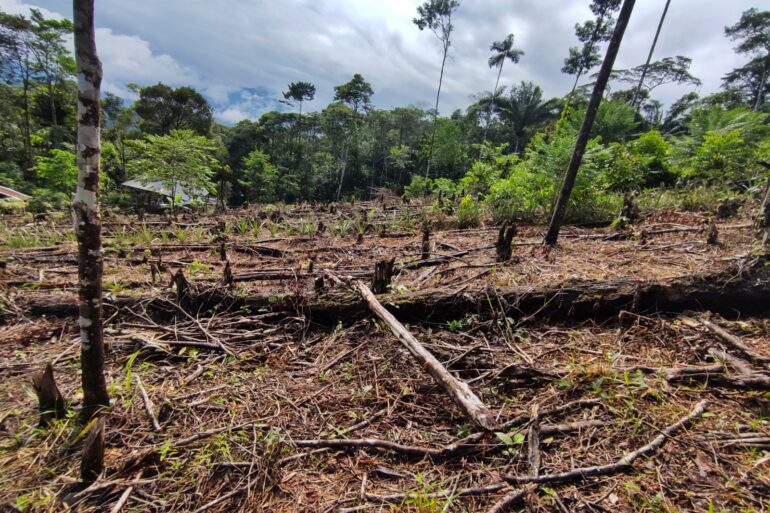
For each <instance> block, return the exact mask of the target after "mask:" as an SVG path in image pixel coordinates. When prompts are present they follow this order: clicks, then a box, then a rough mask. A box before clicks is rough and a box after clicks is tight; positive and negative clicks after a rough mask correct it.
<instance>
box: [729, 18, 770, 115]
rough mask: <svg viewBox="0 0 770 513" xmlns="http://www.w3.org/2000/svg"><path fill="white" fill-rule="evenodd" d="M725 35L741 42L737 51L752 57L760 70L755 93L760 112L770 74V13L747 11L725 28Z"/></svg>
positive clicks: (756, 108) (753, 62) (757, 108)
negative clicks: (733, 23)
mask: <svg viewBox="0 0 770 513" xmlns="http://www.w3.org/2000/svg"><path fill="white" fill-rule="evenodd" d="M725 35H727V37H729V38H730V39H732V40H733V41H739V44H738V46H736V47H735V51H737V52H738V53H745V54H747V55H750V56H752V57H753V59H752V63H750V64H753V66H754V67H755V69H757V70H759V80H758V83H757V86H756V91H754V110H759V109H760V107H762V104H763V103H764V101H765V86H766V84H767V82H768V74H770V11H760V10H758V9H756V8H752V9H749V10H748V11H745V12H744V13H743V14H742V15H741V19H740V20H738V23H736V24H735V25H733V26H732V27H725ZM746 67H748V66H744V68H746Z"/></svg>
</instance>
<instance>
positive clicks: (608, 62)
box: [545, 0, 636, 246]
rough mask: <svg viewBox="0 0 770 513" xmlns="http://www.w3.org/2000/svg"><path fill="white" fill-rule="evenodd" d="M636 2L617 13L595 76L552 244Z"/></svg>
mask: <svg viewBox="0 0 770 513" xmlns="http://www.w3.org/2000/svg"><path fill="white" fill-rule="evenodd" d="M635 2H636V0H624V2H623V7H622V8H621V10H620V15H619V16H618V22H617V24H616V25H615V31H614V32H613V34H612V39H610V44H609V47H608V48H607V55H606V56H605V57H604V62H603V63H602V68H601V69H600V70H599V76H598V77H597V79H596V85H595V86H594V91H593V93H592V94H591V100H590V101H589V102H588V108H587V109H586V115H585V118H584V119H583V125H582V126H581V127H580V132H579V133H578V137H577V142H576V143H575V150H574V151H573V153H572V158H571V159H570V162H569V166H568V167H567V173H566V175H565V176H564V184H563V185H562V189H561V192H560V193H559V199H558V200H557V201H556V205H555V206H554V210H553V216H552V217H551V224H550V225H549V227H548V233H547V234H546V236H545V243H546V244H549V245H551V246H553V245H554V244H556V240H557V239H558V238H559V229H560V228H561V224H562V222H563V221H564V213H565V212H566V210H567V203H568V202H569V197H570V194H571V193H572V188H573V187H574V186H575V178H577V172H578V168H580V163H581V162H582V161H583V153H584V152H585V149H586V145H587V144H588V138H589V137H590V135H591V128H592V127H593V124H594V119H595V118H596V113H597V111H598V110H599V104H600V103H601V102H602V97H603V96H604V89H605V88H606V87H607V82H608V81H609V78H610V73H611V72H612V66H613V65H614V64H615V57H617V55H618V50H619V49H620V43H621V42H622V41H623V34H624V33H625V31H626V27H627V26H628V21H629V19H630V18H631V12H632V11H633V10H634V3H635Z"/></svg>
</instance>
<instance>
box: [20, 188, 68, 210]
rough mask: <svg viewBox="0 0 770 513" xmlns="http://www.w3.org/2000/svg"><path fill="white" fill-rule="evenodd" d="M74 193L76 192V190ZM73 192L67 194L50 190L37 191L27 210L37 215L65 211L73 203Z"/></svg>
mask: <svg viewBox="0 0 770 513" xmlns="http://www.w3.org/2000/svg"><path fill="white" fill-rule="evenodd" d="M72 192H74V189H73V190H72ZM72 192H70V193H69V194H65V193H63V192H56V191H51V190H48V189H36V190H35V193H34V194H33V195H32V197H31V198H30V199H29V201H27V210H28V211H29V212H32V213H35V214H42V213H45V212H54V211H58V210H65V209H67V208H69V207H70V205H71V203H72V201H71V198H72Z"/></svg>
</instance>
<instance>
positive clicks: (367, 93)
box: [334, 73, 374, 201]
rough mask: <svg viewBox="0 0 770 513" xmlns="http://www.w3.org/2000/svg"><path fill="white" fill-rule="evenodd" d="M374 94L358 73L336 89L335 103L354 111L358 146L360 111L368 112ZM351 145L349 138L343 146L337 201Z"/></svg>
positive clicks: (354, 126)
mask: <svg viewBox="0 0 770 513" xmlns="http://www.w3.org/2000/svg"><path fill="white" fill-rule="evenodd" d="M373 94H374V90H373V89H372V86H371V85H370V84H369V82H367V81H366V80H364V77H362V76H361V75H360V74H358V73H356V74H355V75H353V78H352V79H351V80H350V82H347V83H345V84H342V85H338V86H335V87H334V101H337V102H341V103H344V104H346V105H348V106H349V107H350V108H351V109H352V110H353V129H352V137H353V140H354V143H355V144H356V145H357V144H358V110H359V109H363V110H367V109H368V108H369V107H370V105H371V97H372V95H373ZM349 148H350V143H349V141H348V137H345V140H344V141H343V144H342V160H341V162H340V181H339V184H338V185H337V195H336V200H337V201H339V199H340V195H341V194H342V184H343V182H344V181H345V170H346V168H347V162H348V150H349Z"/></svg>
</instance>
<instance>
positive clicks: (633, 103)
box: [631, 0, 671, 107]
mask: <svg viewBox="0 0 770 513" xmlns="http://www.w3.org/2000/svg"><path fill="white" fill-rule="evenodd" d="M669 5H671V0H666V6H665V7H664V8H663V14H662V15H661V17H660V22H659V23H658V30H656V31H655V39H653V40H652V46H651V47H650V53H649V54H648V55H647V62H645V63H644V68H642V76H641V78H640V79H639V85H637V86H636V90H635V91H634V97H633V99H632V100H631V106H632V107H637V104H636V102H637V100H638V99H639V93H641V91H642V86H643V85H644V79H645V77H647V68H649V66H650V61H651V60H652V55H653V54H654V53H655V47H656V46H657V44H658V38H659V37H660V30H661V29H662V28H663V22H664V21H666V14H668V6H669ZM640 103H641V102H640Z"/></svg>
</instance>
